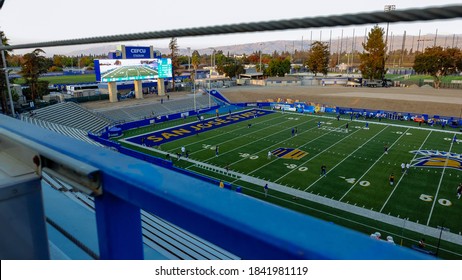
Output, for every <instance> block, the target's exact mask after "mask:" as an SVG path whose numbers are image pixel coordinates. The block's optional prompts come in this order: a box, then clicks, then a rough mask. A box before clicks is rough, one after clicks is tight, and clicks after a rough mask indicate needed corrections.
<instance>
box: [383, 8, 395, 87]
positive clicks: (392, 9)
mask: <svg viewBox="0 0 462 280" xmlns="http://www.w3.org/2000/svg"><path fill="white" fill-rule="evenodd" d="M394 10H396V5H385V7H384V8H383V11H384V12H385V13H388V12H391V11H394ZM389 25H390V22H388V21H387V35H386V36H385V49H387V44H388V26H389ZM386 55H387V53H386V52H385V53H384V55H383V71H382V81H383V80H385V62H386V59H385V56H386Z"/></svg>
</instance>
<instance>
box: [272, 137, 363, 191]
mask: <svg viewBox="0 0 462 280" xmlns="http://www.w3.org/2000/svg"><path fill="white" fill-rule="evenodd" d="M358 131H361V129H357V130H356V131H354V132H352V133H349V134H348V136H347V137H343V138H341V139H340V140H338V141H337V142H335V143H334V144H332V145H330V146H329V147H327V148H326V149H324V150H323V151H322V152H320V153H318V154H317V155H315V156H313V157H311V158H310V159H309V160H307V161H305V162H302V163H300V164H299V165H298V166H300V165H303V164H305V163H307V162H310V161H312V160H313V159H315V158H317V157H318V156H319V155H321V154H322V153H324V152H326V151H328V150H329V149H330V148H332V147H333V146H335V145H337V144H338V143H340V142H342V141H343V140H345V139H347V138H348V137H350V136H352V135H353V134H355V133H356V132H358ZM307 144H308V143H307ZM305 145H306V144H305ZM305 145H302V146H300V147H299V148H301V147H303V146H305ZM294 171H297V169H296V168H294V169H292V170H290V171H289V172H287V173H286V174H285V175H283V176H281V177H279V178H278V179H276V180H275V181H274V182H275V183H276V182H277V181H279V180H281V179H282V178H284V177H285V176H287V175H289V174H290V173H292V172H294Z"/></svg>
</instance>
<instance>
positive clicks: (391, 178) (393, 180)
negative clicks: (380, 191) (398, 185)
mask: <svg viewBox="0 0 462 280" xmlns="http://www.w3.org/2000/svg"><path fill="white" fill-rule="evenodd" d="M388 180H389V181H390V186H393V184H394V183H395V175H393V173H391V175H390V177H389V178H388Z"/></svg>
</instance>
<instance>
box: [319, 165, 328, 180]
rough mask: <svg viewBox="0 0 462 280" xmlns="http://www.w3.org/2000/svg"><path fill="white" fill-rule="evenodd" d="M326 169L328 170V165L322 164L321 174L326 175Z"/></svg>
mask: <svg viewBox="0 0 462 280" xmlns="http://www.w3.org/2000/svg"><path fill="white" fill-rule="evenodd" d="M326 171H327V167H326V165H325V164H323V165H321V175H320V176H324V177H325V176H326Z"/></svg>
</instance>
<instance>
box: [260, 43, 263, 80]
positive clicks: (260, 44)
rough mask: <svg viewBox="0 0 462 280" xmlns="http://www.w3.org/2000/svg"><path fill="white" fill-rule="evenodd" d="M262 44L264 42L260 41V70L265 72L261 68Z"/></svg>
mask: <svg viewBox="0 0 462 280" xmlns="http://www.w3.org/2000/svg"><path fill="white" fill-rule="evenodd" d="M261 45H262V43H260V72H262V73H263V71H262V69H261Z"/></svg>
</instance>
